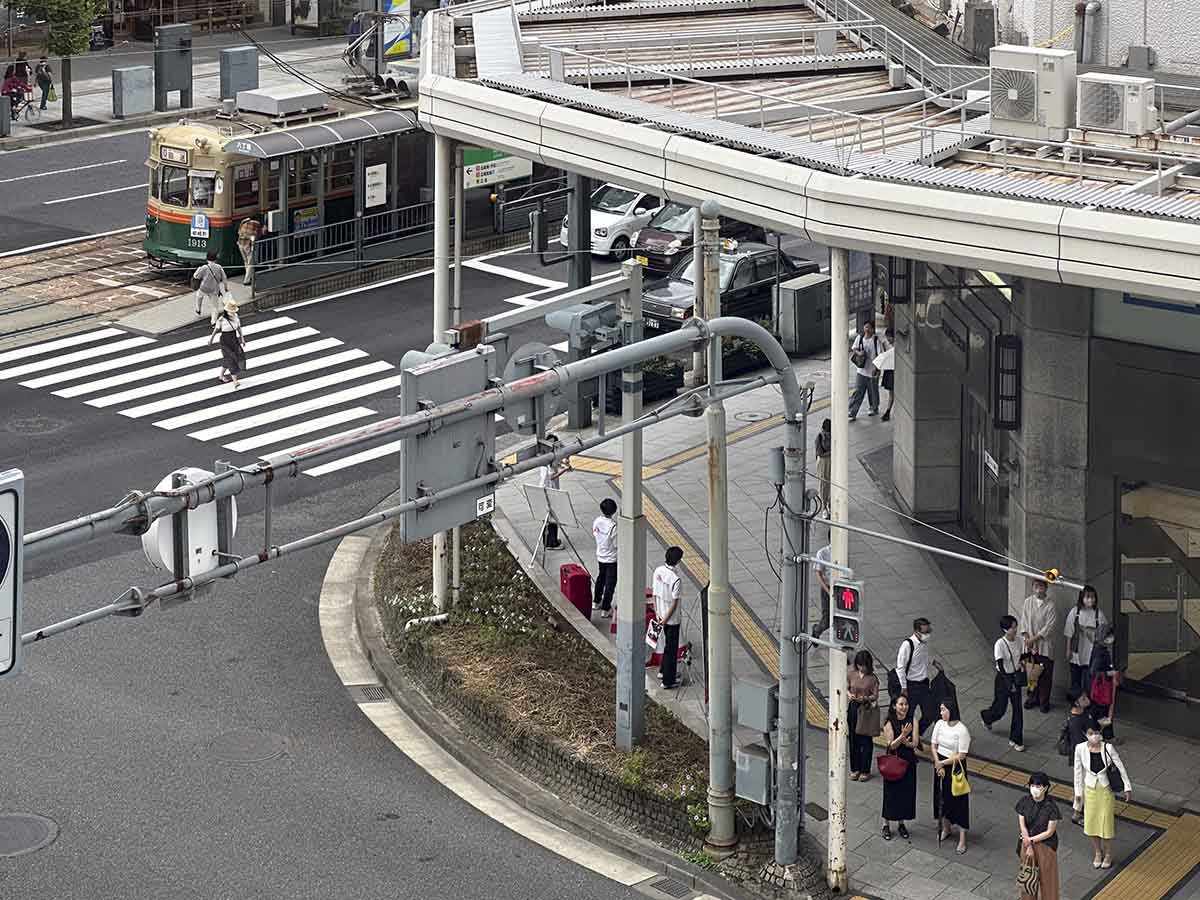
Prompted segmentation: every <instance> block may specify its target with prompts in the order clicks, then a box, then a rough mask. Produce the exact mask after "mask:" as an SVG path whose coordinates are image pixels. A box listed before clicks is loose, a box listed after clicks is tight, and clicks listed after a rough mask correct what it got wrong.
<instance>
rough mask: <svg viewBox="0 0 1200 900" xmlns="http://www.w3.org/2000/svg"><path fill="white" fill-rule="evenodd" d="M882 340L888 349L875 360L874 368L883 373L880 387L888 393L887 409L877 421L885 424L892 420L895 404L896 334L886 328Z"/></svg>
mask: <svg viewBox="0 0 1200 900" xmlns="http://www.w3.org/2000/svg"><path fill="white" fill-rule="evenodd" d="M883 338H884V340H885V341H887V344H888V348H887V349H886V350H884V351H883V352H882V353H880V354H879V356H878V357H877V358H876V360H875V366H876V368H878V369H879V371H880V372H882V373H883V377H882V378H881V379H880V387H882V388H883V389H884V390H885V391H887V392H888V405H887V409H885V410H884V411H883V415H882V416H880V417H879V420H880V421H881V422H887V421H888V420H890V419H891V418H892V404H893V403H895V402H896V332H895V331H894V330H892V329H891V328H888V329H887V330H886V331H884V332H883Z"/></svg>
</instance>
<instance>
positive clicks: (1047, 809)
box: [1017, 772, 1062, 900]
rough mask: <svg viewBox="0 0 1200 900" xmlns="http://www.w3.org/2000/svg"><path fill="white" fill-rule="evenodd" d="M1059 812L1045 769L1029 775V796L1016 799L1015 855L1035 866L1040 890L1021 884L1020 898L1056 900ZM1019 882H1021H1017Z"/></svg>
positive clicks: (1060, 818)
mask: <svg viewBox="0 0 1200 900" xmlns="http://www.w3.org/2000/svg"><path fill="white" fill-rule="evenodd" d="M1061 820H1062V814H1061V813H1060V812H1059V811H1058V804H1057V803H1055V802H1054V800H1053V799H1052V798H1051V797H1050V778H1049V776H1048V775H1047V774H1046V773H1045V772H1034V773H1033V774H1032V775H1030V776H1029V796H1028V797H1022V798H1021V799H1020V800H1018V801H1017V824H1018V826H1019V827H1020V832H1021V840H1020V842H1019V843H1018V844H1017V858H1018V859H1019V860H1021V861H1023V862H1024V861H1032V862H1033V863H1034V864H1035V865H1036V866H1037V871H1038V876H1039V877H1038V881H1039V885H1040V887H1039V890H1038V893H1036V894H1031V893H1029V892H1028V891H1026V890H1025V889H1024V887H1022V889H1021V900H1059V888H1060V884H1059V874H1058V823H1059V822H1060V821H1061ZM1018 884H1020V882H1019V881H1018Z"/></svg>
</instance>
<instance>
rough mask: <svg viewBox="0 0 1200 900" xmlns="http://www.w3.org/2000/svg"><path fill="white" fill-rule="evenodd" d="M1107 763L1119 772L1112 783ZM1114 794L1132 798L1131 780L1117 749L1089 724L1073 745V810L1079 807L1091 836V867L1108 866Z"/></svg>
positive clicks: (1113, 822)
mask: <svg viewBox="0 0 1200 900" xmlns="http://www.w3.org/2000/svg"><path fill="white" fill-rule="evenodd" d="M1109 766H1112V767H1113V768H1114V769H1116V772H1117V773H1120V778H1121V784H1120V785H1117V784H1115V783H1114V779H1113V777H1112V775H1113V774H1115V773H1110V771H1109ZM1114 793H1119V794H1124V795H1125V802H1126V803H1128V802H1129V801H1130V799H1132V797H1133V783H1132V782H1131V781H1130V780H1129V773H1128V772H1126V771H1125V763H1123V762H1121V755H1120V754H1119V753H1117V748H1116V747H1114V746H1113V745H1112V744H1110V743H1108V742H1107V741H1106V740H1104V738H1103V736H1102V735H1101V734H1100V728H1099V727H1098V726H1096V725H1089V726H1088V730H1087V740H1086V741H1085V742H1084V743H1082V744H1079V745H1077V746H1076V747H1075V810H1076V812H1078V811H1079V810H1080V809H1082V810H1083V833H1084V834H1086V835H1087V836H1088V837H1089V838H1091V839H1092V850H1093V852H1094V854H1095V855H1094V856H1093V857H1092V868H1093V869H1108V868H1111V867H1112V839H1113V838H1114V837H1115V836H1116V833H1117V830H1116V829H1117V823H1116V815H1115V803H1114V797H1113V794H1114Z"/></svg>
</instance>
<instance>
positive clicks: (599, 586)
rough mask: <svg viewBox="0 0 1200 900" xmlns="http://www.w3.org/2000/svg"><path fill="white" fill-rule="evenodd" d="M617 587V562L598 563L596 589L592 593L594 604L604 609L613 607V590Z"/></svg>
mask: <svg viewBox="0 0 1200 900" xmlns="http://www.w3.org/2000/svg"><path fill="white" fill-rule="evenodd" d="M616 589H617V564H616V563H615V562H610V563H602V562H598V563H596V590H595V593H593V594H592V606H598V607H600V608H601V609H603V610H609V609H612V598H613V591H615V590H616Z"/></svg>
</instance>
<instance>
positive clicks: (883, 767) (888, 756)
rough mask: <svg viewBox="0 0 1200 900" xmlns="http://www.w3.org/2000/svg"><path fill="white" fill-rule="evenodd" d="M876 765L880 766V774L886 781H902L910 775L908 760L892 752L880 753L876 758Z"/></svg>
mask: <svg viewBox="0 0 1200 900" xmlns="http://www.w3.org/2000/svg"><path fill="white" fill-rule="evenodd" d="M875 764H876V765H877V766H879V774H880V776H882V778H883V780H884V781H900V780H902V779H903V778H904V776H905V775H907V774H908V760H907V759H904V758H903V757H901V756H899V755H897V754H895V753H893V752H892V751H891V750H889V751H888V752H887V753H880V754H879V756H877V757H876V758H875Z"/></svg>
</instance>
